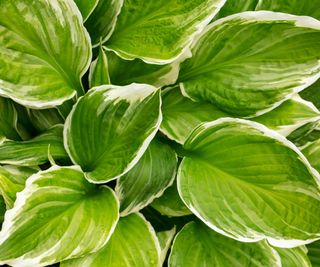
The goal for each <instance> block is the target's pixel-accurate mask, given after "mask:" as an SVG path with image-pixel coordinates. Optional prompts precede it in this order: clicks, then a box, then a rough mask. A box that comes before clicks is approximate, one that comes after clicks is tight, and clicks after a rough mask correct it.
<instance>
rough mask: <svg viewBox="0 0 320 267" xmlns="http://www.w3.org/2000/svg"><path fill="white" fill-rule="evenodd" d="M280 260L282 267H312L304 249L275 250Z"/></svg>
mask: <svg viewBox="0 0 320 267" xmlns="http://www.w3.org/2000/svg"><path fill="white" fill-rule="evenodd" d="M275 250H276V251H277V252H278V254H279V256H280V258H281V264H282V266H283V267H312V265H311V263H310V260H309V258H308V256H307V251H308V250H307V249H306V247H304V246H302V247H296V248H275Z"/></svg>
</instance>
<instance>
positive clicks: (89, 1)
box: [74, 0, 104, 20]
mask: <svg viewBox="0 0 320 267" xmlns="http://www.w3.org/2000/svg"><path fill="white" fill-rule="evenodd" d="M103 1H104V0H101V2H103ZM74 2H75V3H76V4H77V6H78V8H79V10H80V12H81V14H82V17H83V20H86V19H87V18H88V17H89V15H90V14H91V13H92V11H93V10H94V8H95V7H96V6H97V5H98V2H99V0H74Z"/></svg>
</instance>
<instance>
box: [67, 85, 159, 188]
mask: <svg viewBox="0 0 320 267" xmlns="http://www.w3.org/2000/svg"><path fill="white" fill-rule="evenodd" d="M160 105H161V99H160V90H157V89H156V88H155V87H153V86H150V85H145V84H131V85H128V86H123V87H120V86H112V85H105V86H101V87H97V88H94V89H91V90H90V91H89V92H88V93H87V94H86V95H85V96H84V97H83V98H82V99H80V100H79V101H78V102H77V104H76V105H75V106H74V108H73V110H72V112H71V113H70V115H69V117H68V119H67V121H66V124H65V140H64V141H65V147H66V149H67V151H68V154H69V156H70V157H71V159H72V161H73V162H74V163H75V164H78V165H80V166H81V168H82V170H83V171H84V172H85V175H86V178H87V179H88V180H89V181H91V182H94V183H104V182H107V181H110V180H112V179H116V178H118V177H120V176H121V175H124V174H125V173H126V172H128V171H129V170H130V169H131V168H132V167H133V166H134V165H135V164H136V163H137V162H138V160H139V159H140V158H141V157H142V155H143V153H144V152H145V151H146V149H147V147H148V145H149V143H150V142H151V140H152V139H153V137H154V136H155V134H156V132H157V130H158V128H159V126H160V123H161V119H162V115H161V110H160Z"/></svg>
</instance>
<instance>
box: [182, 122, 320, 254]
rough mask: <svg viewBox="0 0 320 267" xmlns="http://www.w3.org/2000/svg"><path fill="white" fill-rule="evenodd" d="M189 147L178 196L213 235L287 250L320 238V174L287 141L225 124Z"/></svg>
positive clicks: (253, 126)
mask: <svg viewBox="0 0 320 267" xmlns="http://www.w3.org/2000/svg"><path fill="white" fill-rule="evenodd" d="M184 148H185V149H186V150H187V151H188V153H187V156H185V158H184V159H183V161H182V162H181V165H180V168H179V171H178V175H177V179H178V190H179V194H180V196H181V198H182V199H183V201H184V202H185V204H186V205H187V206H188V207H189V209H190V210H191V211H192V212H193V213H194V214H195V215H196V216H197V217H199V218H200V219H201V220H202V221H204V222H205V223H206V224H207V225H208V226H209V227H211V228H212V229H214V230H215V231H218V232H219V233H221V234H224V235H226V236H228V237H231V238H234V239H237V240H239V241H245V242H254V241H259V240H262V239H265V238H266V239H268V241H269V242H270V243H271V244H272V245H274V246H278V247H289V248H290V247H294V246H299V245H303V244H306V243H310V242H311V241H312V240H314V239H317V238H320V221H319V220H317V219H316V218H318V217H319V216H320V191H319V180H320V175H319V173H318V172H316V171H315V170H314V169H313V168H312V167H311V166H310V164H309V162H308V161H307V160H306V158H305V157H304V156H303V155H302V153H301V152H300V151H299V150H298V149H297V148H296V147H295V146H294V145H293V144H292V143H290V142H289V141H288V140H286V139H285V138H284V137H283V136H281V135H279V134H277V133H276V132H274V131H271V130H269V129H268V128H266V127H265V126H263V125H262V124H259V123H255V122H251V121H246V120H241V119H231V118H224V119H219V120H216V121H213V122H209V123H205V124H202V125H200V126H199V127H198V128H196V129H195V130H194V131H193V132H192V134H191V135H190V136H189V138H188V140H187V141H186V143H185V144H184Z"/></svg>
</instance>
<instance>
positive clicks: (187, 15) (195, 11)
mask: <svg viewBox="0 0 320 267" xmlns="http://www.w3.org/2000/svg"><path fill="white" fill-rule="evenodd" d="M107 2H108V1H107ZM224 3H225V0H184V1H180V0H170V1H164V0H161V1H160V0H159V1H147V2H146V1H143V0H134V1H124V4H123V7H122V9H121V13H120V15H119V17H118V20H117V24H116V27H115V29H114V32H113V34H112V36H111V38H110V39H109V40H108V42H107V44H106V46H107V47H108V48H109V49H111V50H114V51H115V52H116V53H117V54H119V55H120V56H121V57H123V58H125V59H134V58H140V59H143V60H144V61H146V62H148V63H156V64H165V63H170V62H172V61H174V60H175V59H177V58H178V57H179V56H180V55H181V54H182V53H183V52H184V51H185V50H186V49H188V46H189V45H190V43H191V42H192V40H193V38H194V36H195V35H196V34H198V33H199V32H201V30H202V29H203V28H204V27H205V26H206V25H207V24H208V23H209V22H210V20H211V19H212V18H213V16H214V15H215V14H216V13H217V12H218V11H219V9H220V8H221V6H222V5H223V4H224Z"/></svg>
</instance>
